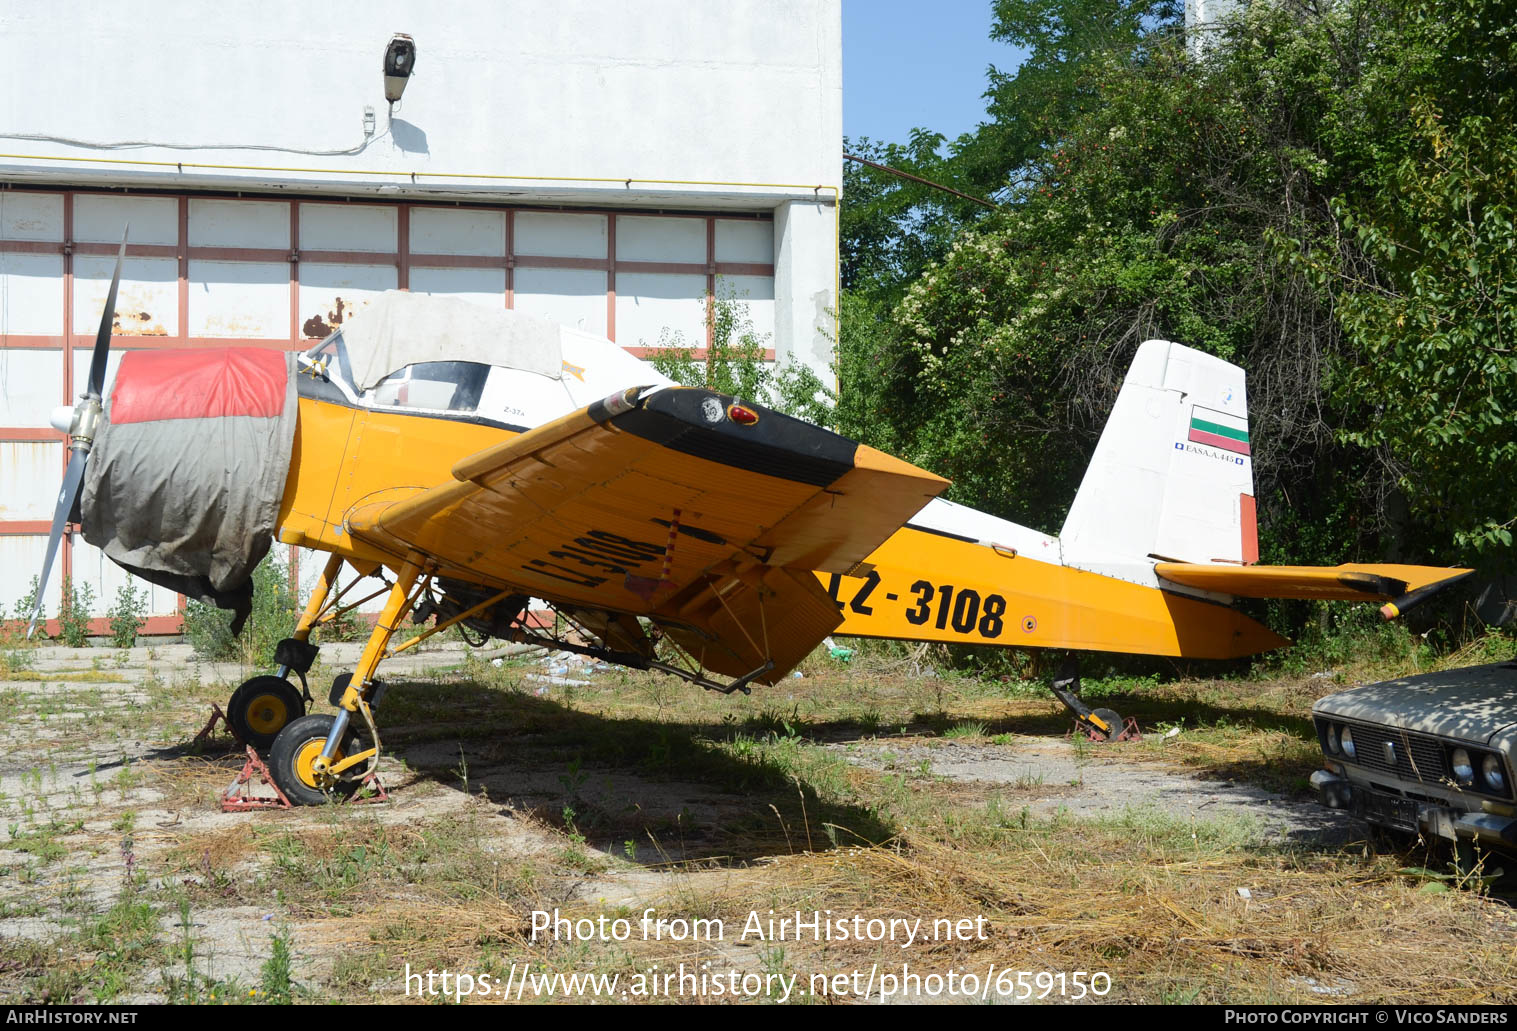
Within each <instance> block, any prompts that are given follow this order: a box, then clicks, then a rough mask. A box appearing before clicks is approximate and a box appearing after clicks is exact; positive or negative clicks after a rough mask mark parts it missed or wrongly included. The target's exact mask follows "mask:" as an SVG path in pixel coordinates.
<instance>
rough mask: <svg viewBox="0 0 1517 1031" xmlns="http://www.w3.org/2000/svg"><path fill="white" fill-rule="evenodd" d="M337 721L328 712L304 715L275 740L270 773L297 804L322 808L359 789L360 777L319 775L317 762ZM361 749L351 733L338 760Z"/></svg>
mask: <svg viewBox="0 0 1517 1031" xmlns="http://www.w3.org/2000/svg"><path fill="white" fill-rule="evenodd" d="M335 718H336V717H333V716H329V715H326V714H325V713H319V714H314V715H311V716H302V717H301V718H300V719H298V720H295V721H294V722H293V723H291V724H289V725H288V726H287V727H285V728H284V729H283V730H281V731H280V732H279V735H278V736H277V737H276V738H274V747H273V748H272V749H270V751H269V772H270V773H272V774H273V775H274V783H275V784H278V785H279V790H280V791H283V792H284V793H285V797H286V798H288V799H289V800H290V801H291V802H293V803H295V804H296V805H321V804H322V803H323V802H326V801H328V800H329V799H342V798H347V797H348V796H349V795H351V794H353V792H355V791H357V790H358V784H359V780H358V778H357V777H356V776H351V775H350V776H348V777H346V778H343V779H336V778H331V777H322V776H319V775H318V774H317V773H316V760H317V758H318V757H319V756H320V755H321V750H322V749H323V748H325V747H326V743H327V735H328V734H330V733H331V731H332V722H333V720H334V719H335ZM358 750H359V745H358V735H357V734H353V733H349V734H348V735H347V736H346V737H345V738H344V739H343V741H342V744H341V746H340V747H339V748H338V749H337V754H336V756H334V758H335V759H337V760H342V759H345V758H347V757H348V756H349V755H352V754H353V753H354V752H357V751H358Z"/></svg>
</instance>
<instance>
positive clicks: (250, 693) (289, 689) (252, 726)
mask: <svg viewBox="0 0 1517 1031" xmlns="http://www.w3.org/2000/svg"><path fill="white" fill-rule="evenodd" d="M305 712H306V703H305V699H304V698H302V697H301V695H300V691H299V690H298V689H297V688H296V687H295V686H294V685H293V684H291V683H290V682H289V681H288V680H285V679H284V678H283V677H275V676H264V677H254V678H253V679H252V680H248V681H245V682H244V683H243V685H242V686H241V687H239V688H238V689H237V690H235V691H233V692H232V697H231V700H230V701H228V702H227V703H226V718H227V722H228V723H230V724H231V725H232V730H234V731H235V732H236V733H237V736H238V737H240V738H242V740H243V741H244V742H245V743H247V744H250V745H252V746H253V747H254V748H256V749H258V750H259V751H260V752H267V751H268V750H269V746H270V745H272V744H273V743H274V738H275V737H276V736H277V735H278V734H279V732H280V731H281V730H283V729H284V728H285V727H287V726H289V725H290V724H291V723H292V722H294V721H295V720H298V719H300V717H302V716H304V715H305Z"/></svg>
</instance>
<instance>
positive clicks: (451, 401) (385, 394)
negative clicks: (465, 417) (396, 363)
mask: <svg viewBox="0 0 1517 1031" xmlns="http://www.w3.org/2000/svg"><path fill="white" fill-rule="evenodd" d="M489 375H490V366H488V365H480V364H478V363H477V362H419V363H417V364H415V365H407V366H406V367H405V368H404V369H401V370H400V371H399V372H392V373H391V374H390V375H388V376H386V377H385V378H384V379H382V380H380V381H379V382H378V383H376V384H375V385H374V388H373V389H372V390H367V391H364V393H363V398H364V400H366V401H368V402H369V403H371V404H374V405H378V406H382V407H385V408H420V409H425V410H428V411H434V412H469V413H472V412H475V411H477V410H478V408H479V398H480V395H481V394H483V393H484V389H485V380H486V379H488V378H489Z"/></svg>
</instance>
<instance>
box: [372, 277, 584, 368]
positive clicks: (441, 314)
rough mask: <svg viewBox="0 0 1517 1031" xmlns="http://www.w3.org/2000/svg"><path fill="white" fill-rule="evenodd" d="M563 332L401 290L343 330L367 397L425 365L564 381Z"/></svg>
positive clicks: (506, 313) (531, 318) (516, 315)
mask: <svg viewBox="0 0 1517 1031" xmlns="http://www.w3.org/2000/svg"><path fill="white" fill-rule="evenodd" d="M559 332H560V331H559V325H558V323H556V322H552V321H550V320H548V319H545V318H541V317H539V316H536V315H527V314H524V313H523V312H519V311H510V310H507V309H505V308H486V307H485V306H484V305H481V304H473V303H471V302H469V301H460V300H458V299H456V298H452V297H432V296H430V295H428V294H412V293H406V292H405V291H401V290H387V291H385V292H384V293H382V294H380V295H379V296H378V297H376V298H375V299H374V301H373V302H372V303H371V304H370V305H369V306H368V307H367V308H360V309H359V310H358V311H356V312H353V313H352V314H351V315H349V316H348V318H347V319H346V321H344V322H343V324H342V339H343V342H344V343H345V344H346V345H347V349H348V363H349V365H350V366H351V368H352V370H353V385H354V386H355V387H357V388H358V389H359V390H360V391H362V390H368V389H369V388H370V387H372V386H374V384H376V383H378V382H379V381H380V380H382V379H384V378H385V377H386V376H388V375H389V374H390V373H392V372H396V371H398V370H400V369H403V368H405V367H406V366H407V365H415V364H417V363H419V362H440V361H450V362H478V363H479V364H481V365H499V366H502V367H504V368H510V369H521V370H523V371H525V372H535V373H537V374H538V375H539V376H547V377H548V378H550V379H562V378H563V374H564V355H563V343H562V341H561V339H560V336H559Z"/></svg>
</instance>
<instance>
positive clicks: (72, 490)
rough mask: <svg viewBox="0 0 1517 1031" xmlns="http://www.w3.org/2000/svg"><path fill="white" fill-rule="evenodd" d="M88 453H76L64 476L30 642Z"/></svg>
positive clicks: (29, 631)
mask: <svg viewBox="0 0 1517 1031" xmlns="http://www.w3.org/2000/svg"><path fill="white" fill-rule="evenodd" d="M89 460H90V456H89V452H88V451H75V452H74V455H73V457H72V458H70V459H69V460H68V469H67V471H65V472H64V474H63V487H62V489H60V490H59V491H58V505H57V507H56V508H54V509H53V528H52V531H51V532H50V533H49V535H48V539H47V558H45V559H43V560H42V576H41V577H40V578H39V579H38V580H37V597H36V600H35V601H34V603H33V605H32V621H31V622H30V623H28V624H27V626H26V636H27V639H28V640H30V639H31V636H32V631H33V630H35V629H36V628H37V617H38V616H40V615H41V614H42V603H43V600H44V599H45V598H46V597H47V578H48V576H49V575H51V573H52V571H53V559H54V558H56V557H57V556H58V542H59V541H61V540H62V539H63V530H64V527H65V526H66V525H67V524H68V516H69V512H70V511H71V510H72V509H73V507H74V499H75V498H76V497H77V496H78V494H79V485H80V484H82V483H83V482H84V467H85V465H86V464H87V463H88V462H89Z"/></svg>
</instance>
